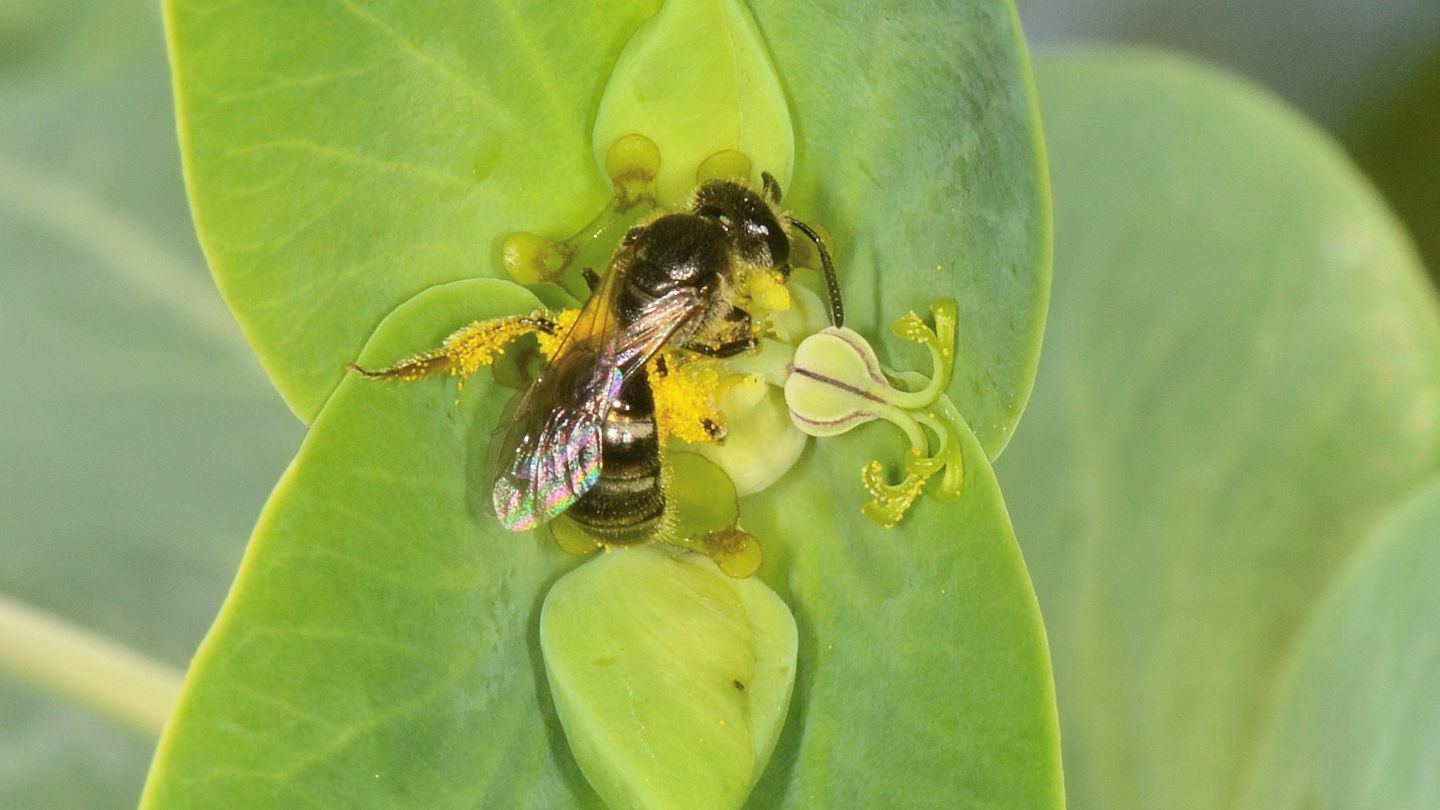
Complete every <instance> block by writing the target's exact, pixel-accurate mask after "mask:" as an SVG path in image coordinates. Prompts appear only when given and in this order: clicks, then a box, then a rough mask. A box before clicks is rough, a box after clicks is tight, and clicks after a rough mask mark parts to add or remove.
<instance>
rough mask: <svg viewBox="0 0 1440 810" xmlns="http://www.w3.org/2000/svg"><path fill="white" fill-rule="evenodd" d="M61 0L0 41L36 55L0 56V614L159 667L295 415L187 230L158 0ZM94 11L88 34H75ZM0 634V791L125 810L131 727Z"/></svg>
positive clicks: (23, 803) (141, 739)
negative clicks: (95, 636)
mask: <svg viewBox="0 0 1440 810" xmlns="http://www.w3.org/2000/svg"><path fill="white" fill-rule="evenodd" d="M40 5H44V4H40ZM71 6H72V4H69V3H64V4H57V8H59V9H60V10H61V11H62V12H64V17H65V19H64V21H63V22H64V24H63V25H62V24H61V23H60V22H55V26H54V28H51V27H49V25H50V24H49V23H48V22H47V23H46V26H42V27H40V28H37V29H36V30H35V31H34V32H33V36H34V37H37V38H39V40H40V41H39V42H35V41H32V40H29V39H27V40H26V42H27V43H28V44H26V45H25V46H24V47H23V48H20V47H19V45H18V40H13V42H16V43H17V50H14V51H12V50H10V44H11V42H12V40H8V39H7V40H6V41H5V43H4V44H0V53H3V54H4V56H5V57H10V56H12V55H13V56H16V57H17V58H18V57H19V56H20V55H21V53H22V52H26V53H34V54H36V55H37V59H38V58H39V55H42V54H43V58H44V61H45V62H46V65H45V69H43V70H40V69H38V63H34V64H32V63H30V62H27V63H26V64H25V65H14V64H12V63H10V62H8V61H6V60H5V59H3V58H0V257H4V258H3V260H0V263H3V270H0V414H4V419H3V420H0V594H3V596H0V612H7V613H8V612H9V611H8V609H7V608H6V606H5V605H4V602H5V601H6V600H15V601H18V602H21V603H23V604H24V605H27V606H29V607H30V608H33V609H39V610H43V611H45V612H46V613H47V614H49V615H50V616H52V617H57V618H60V619H63V620H65V621H67V622H69V623H71V624H74V625H77V626H79V627H82V628H85V629H87V630H89V631H92V632H95V633H99V634H102V635H104V636H106V637H109V638H110V639H112V640H113V641H115V642H119V643H121V644H124V645H127V646H128V647H130V648H132V649H133V650H135V651H137V652H139V653H141V654H143V655H145V656H147V657H148V658H151V659H153V660H155V661H158V662H160V663H162V664H164V665H166V668H167V669H169V670H173V671H175V672H177V673H178V672H179V671H180V670H182V669H183V667H184V666H185V664H186V662H187V661H188V660H189V658H190V655H191V653H192V652H193V651H194V648H195V645H196V644H197V643H198V642H199V640H200V638H201V636H202V635H203V633H204V632H205V629H206V627H207V626H208V624H209V622H210V618H211V617H212V616H213V615H214V613H215V611H216V609H217V608H218V607H219V605H220V603H221V601H222V599H223V598H224V595H225V589H226V587H227V586H228V585H229V583H230V580H231V579H232V578H233V575H234V570H235V566H236V564H237V562H238V561H239V559H240V554H241V550H242V548H243V543H244V539H245V537H246V535H247V533H248V531H249V529H250V527H251V526H252V525H253V523H254V515H255V512H256V510H257V509H258V508H259V506H260V505H261V504H262V503H263V501H264V498H265V495H266V493H267V492H268V491H269V489H270V487H271V486H272V485H273V483H274V481H275V478H276V476H277V475H278V474H279V472H280V471H281V470H282V469H283V468H284V465H285V463H286V461H288V459H289V457H290V456H291V454H292V452H293V450H294V447H295V445H296V444H298V442H299V439H300V434H301V429H300V426H299V425H298V424H296V423H295V420H294V418H293V417H291V416H290V414H289V413H287V412H286V410H285V408H284V407H283V406H282V405H281V404H280V403H279V402H278V400H277V398H276V396H275V394H274V391H273V390H272V389H271V387H270V385H269V383H268V382H267V381H266V380H265V377H264V375H263V374H262V373H261V371H260V369H259V367H258V365H257V364H256V363H255V361H254V358H253V357H252V355H251V353H250V351H249V349H248V347H247V346H246V344H245V341H244V339H243V337H242V336H241V334H240V332H239V330H238V329H236V328H235V326H234V324H233V323H232V321H231V319H230V316H229V314H228V313H227V312H226V311H225V307H224V304H223V302H222V301H221V300H220V298H219V296H218V295H217V294H216V293H215V291H214V288H213V285H212V284H211V282H210V279H209V277H208V275H207V273H206V271H205V266H204V260H203V258H202V256H201V255H200V251H199V250H198V248H197V247H196V246H195V242H194V236H193V232H192V228H191V224H190V220H189V216H188V214H187V212H186V207H185V197H184V193H183V187H182V183H181V178H180V172H179V162H178V161H179V155H178V153H177V150H176V148H175V143H174V131H173V126H172V124H171V112H170V91H169V80H168V71H167V66H166V63H165V58H164V54H163V37H162V34H161V30H160V20H159V15H158V14H157V13H155V11H154V10H153V9H147V8H146V7H145V6H144V5H134V4H131V3H128V2H127V3H124V4H121V3H102V4H97V5H96V6H95V7H93V8H91V7H89V6H88V5H87V7H86V8H85V9H84V10H83V11H84V13H80V12H81V10H80V9H79V8H78V7H71ZM122 7H123V9H122ZM27 9H31V10H33V9H32V7H31V5H29V4H20V5H17V6H15V7H14V9H13V10H15V11H17V12H25V11H26V10H27ZM47 9H48V6H47ZM6 10H7V11H11V10H12V9H11V6H9V5H7V6H6ZM122 11H123V13H122ZM26 13H28V12H26ZM46 13H47V14H48V11H47V12H46ZM0 16H4V12H0ZM121 17H123V18H124V20H123V24H118V25H117V24H115V23H116V22H117V21H118V20H119V19H120V18H121ZM99 28H104V29H105V32H106V34H105V43H104V47H103V48H88V47H87V46H82V43H90V42H91V40H92V35H93V34H95V33H96V30H97V29H99ZM57 30H63V31H64V32H65V34H66V37H65V38H64V39H63V42H62V41H57V40H55V39H54V34H55V32H56V31H57ZM10 33H13V32H7V35H9V34H10ZM72 37H74V38H73V39H72ZM93 39H95V40H96V41H98V39H99V38H98V37H93ZM92 44H93V43H92ZM82 50H84V51H85V53H84V54H82V53H81V51H82ZM32 68H33V69H32ZM15 643H16V635H15V634H13V633H11V632H9V631H7V632H5V633H0V763H4V764H3V765H0V806H3V807H17V808H31V807H43V808H48V807H85V808H123V807H134V806H135V802H136V800H137V799H138V797H139V795H140V788H141V784H142V782H143V780H144V776H145V770H146V767H147V765H148V761H149V758H150V753H151V750H152V749H153V746H154V736H153V734H154V733H155V731H154V729H151V728H145V727H135V726H133V725H132V724H129V723H122V722H120V721H118V720H115V719H112V718H111V717H107V716H102V715H100V714H97V713H96V712H95V711H94V710H93V709H91V708H90V707H88V706H83V705H77V704H75V703H73V702H62V701H61V700H59V699H58V696H57V695H56V693H55V689H56V688H57V686H56V684H54V683H44V684H38V685H32V684H20V683H17V682H16V681H14V680H12V679H11V678H12V675H13V674H14V671H15V669H16V664H17V661H16V655H15V654H16V653H17V652H18V653H20V655H21V657H23V656H24V655H25V654H26V653H30V652H33V649H30V650H16V649H14V647H13V645H14V644H15ZM67 663H70V664H72V665H73V661H69V660H68V659H61V660H59V661H58V662H57V664H58V665H59V666H62V667H63V666H65V665H66V664H67ZM67 680H68V681H69V682H70V685H71V686H72V687H74V688H77V689H82V690H83V689H89V690H90V691H91V692H92V693H103V692H106V691H107V690H108V691H111V692H112V693H113V692H114V691H115V690H116V687H117V683H116V681H115V678H114V676H113V673H111V672H108V671H104V670H99V671H97V670H93V669H90V668H74V667H73V666H72V672H71V677H70V678H68V679H67ZM78 682H88V685H84V684H78ZM77 684H78V685H77Z"/></svg>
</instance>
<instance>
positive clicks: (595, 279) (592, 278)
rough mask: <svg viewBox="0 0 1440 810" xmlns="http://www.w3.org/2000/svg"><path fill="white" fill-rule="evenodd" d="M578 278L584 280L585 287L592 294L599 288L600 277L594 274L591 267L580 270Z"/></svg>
mask: <svg viewBox="0 0 1440 810" xmlns="http://www.w3.org/2000/svg"><path fill="white" fill-rule="evenodd" d="M580 277H581V278H583V279H585V286H587V287H589V288H590V292H592V293H593V292H595V289H596V288H597V287H599V286H600V277H599V276H598V275H596V274H595V268H593V267H586V268H585V269H583V270H581V271H580Z"/></svg>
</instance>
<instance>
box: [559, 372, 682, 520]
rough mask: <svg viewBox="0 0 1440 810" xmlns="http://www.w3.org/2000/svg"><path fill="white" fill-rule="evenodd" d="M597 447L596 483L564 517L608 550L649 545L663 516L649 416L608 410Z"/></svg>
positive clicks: (654, 438) (656, 446) (657, 455)
mask: <svg viewBox="0 0 1440 810" xmlns="http://www.w3.org/2000/svg"><path fill="white" fill-rule="evenodd" d="M643 384H644V383H643V381H642V385H643ZM647 388H648V386H647ZM647 393H648V390H647ZM637 411H639V412H637ZM601 447H602V449H601V458H602V459H603V464H602V466H601V468H600V478H599V479H598V480H596V482H595V485H594V486H593V487H591V488H590V491H588V492H586V493H585V494H584V495H583V496H581V497H580V499H579V500H578V501H576V502H575V504H574V505H573V506H571V507H570V510H569V511H568V512H567V513H566V514H568V515H569V516H570V518H571V519H572V520H574V521H575V522H576V523H579V524H580V525H581V526H583V527H584V528H585V529H586V531H588V532H589V533H590V534H592V535H594V536H595V537H596V538H597V539H599V540H602V541H604V542H606V543H609V544H612V545H625V544H627V543H639V542H643V541H645V540H649V539H651V537H652V535H653V534H654V532H655V530H656V529H657V528H658V527H659V525H660V520H661V518H662V517H664V515H665V490H664V484H663V480H662V477H661V469H660V444H659V440H658V437H657V436H656V435H655V417H654V414H653V411H651V412H648V413H647V412H644V409H640V408H629V409H625V411H621V410H620V409H616V410H612V411H611V412H610V413H609V414H608V415H607V416H606V417H605V431H604V438H603V442H602V445H601Z"/></svg>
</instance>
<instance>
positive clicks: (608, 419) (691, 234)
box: [493, 174, 844, 545]
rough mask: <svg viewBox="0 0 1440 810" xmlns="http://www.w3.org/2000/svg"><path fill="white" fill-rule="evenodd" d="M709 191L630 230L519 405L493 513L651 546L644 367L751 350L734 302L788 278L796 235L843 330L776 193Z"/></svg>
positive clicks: (655, 481)
mask: <svg viewBox="0 0 1440 810" xmlns="http://www.w3.org/2000/svg"><path fill="white" fill-rule="evenodd" d="M763 177H764V186H763V191H757V190H755V189H752V188H750V187H749V186H747V185H745V184H743V183H740V182H736V181H732V180H712V181H708V182H706V183H703V184H702V185H700V186H699V187H698V188H697V189H696V190H695V193H694V194H693V196H692V197H691V199H690V201H689V203H688V204H686V205H685V206H684V207H683V208H681V209H679V210H676V211H669V212H663V213H661V214H660V215H659V216H656V217H654V218H652V219H650V220H648V221H647V222H645V223H644V224H642V225H638V226H636V227H634V228H632V229H631V230H630V231H629V232H628V233H627V234H626V235H625V237H624V238H623V239H622V241H621V243H620V246H619V247H618V248H617V249H616V251H615V254H614V257H613V258H612V259H611V261H610V267H609V269H608V271H607V272H606V273H605V275H604V277H603V278H597V277H595V276H594V274H593V273H590V274H587V279H588V280H589V281H590V283H591V287H592V292H591V295H590V298H589V299H588V300H587V301H586V302H585V305H584V307H583V308H582V309H581V310H580V314H579V316H578V318H577V319H576V321H575V324H574V326H573V327H572V328H571V329H570V331H569V332H568V334H567V335H566V336H565V337H564V339H563V340H562V342H561V343H560V345H559V348H558V349H557V350H556V352H555V353H554V354H553V356H552V357H551V359H550V362H549V364H548V365H547V366H546V367H545V369H544V370H543V371H542V372H541V374H540V376H539V378H537V379H536V380H535V382H534V383H532V384H531V385H530V387H529V389H528V390H527V391H526V392H525V393H524V394H523V395H522V397H521V399H520V402H519V405H518V407H517V408H516V410H515V415H514V420H513V422H512V423H511V424H510V425H508V426H507V427H506V429H505V432H504V433H503V438H502V440H501V443H500V444H499V451H500V454H499V456H498V458H499V462H498V469H497V470H496V472H495V476H494V490H493V497H494V505H495V512H496V514H497V516H498V517H499V518H500V521H501V523H503V524H504V525H505V526H506V527H507V528H509V529H512V530H514V531H523V530H525V529H530V528H533V527H535V526H538V525H540V524H542V523H545V522H546V521H548V520H550V519H552V518H554V517H555V516H557V515H559V514H561V513H562V512H564V513H566V514H568V515H569V517H570V518H571V519H573V520H574V521H575V522H576V523H578V524H579V525H580V526H581V527H583V528H584V529H585V530H586V531H587V532H588V533H589V534H591V535H592V536H594V537H595V538H596V539H597V540H599V541H601V542H603V543H606V544H607V545H622V544H627V543H636V542H642V541H645V540H649V539H651V538H652V537H653V536H654V535H655V533H656V532H657V531H658V529H659V528H660V526H661V522H662V520H663V518H664V515H665V485H664V476H663V474H662V469H661V463H660V444H659V436H657V435H656V429H655V402H654V400H653V398H652V393H651V387H650V384H649V381H648V379H647V371H646V364H647V362H648V361H649V360H650V359H651V358H652V357H653V356H655V354H656V353H657V352H659V351H660V349H661V348H662V347H664V346H666V345H669V344H673V345H678V346H682V347H684V348H686V349H689V350H693V351H696V352H701V353H704V354H708V355H713V356H719V357H726V356H731V355H734V354H736V353H739V352H742V351H744V350H746V349H748V348H751V347H753V346H754V345H755V338H754V335H753V333H752V331H751V328H750V317H749V315H748V314H747V313H745V312H744V311H743V310H741V309H739V308H737V307H736V306H735V305H734V301H735V297H736V291H737V290H736V288H737V280H738V279H739V278H741V277H742V276H743V274H744V273H746V272H749V271H754V270H766V271H772V270H773V271H779V272H780V273H781V274H784V275H788V274H789V271H790V263H789V262H790V237H789V235H788V234H787V232H786V226H787V225H788V226H790V227H792V228H794V229H796V230H798V231H800V232H801V233H803V234H805V236H807V237H808V238H810V239H811V240H813V241H814V242H815V245H816V247H817V249H818V251H819V253H820V258H821V263H822V264H823V265H824V271H825V279H826V284H827V286H828V291H829V298H830V301H829V303H830V311H831V319H832V320H833V321H834V323H835V325H837V326H838V325H840V324H841V323H842V322H843V319H844V312H843V310H842V305H841V300H840V291H839V286H838V283H837V281H836V278H835V269H834V266H833V265H832V263H831V260H830V255H829V252H828V251H827V250H826V249H825V245H824V244H823V243H822V241H821V240H820V238H819V236H818V235H817V234H816V233H815V231H814V230H812V229H811V228H810V227H809V226H808V225H806V224H804V223H803V222H800V221H799V220H796V219H794V218H793V217H789V216H786V215H785V214H783V213H782V212H781V211H780V210H779V209H778V205H779V202H780V187H779V184H778V183H776V182H775V179H774V178H773V177H771V176H770V175H769V174H765V175H763Z"/></svg>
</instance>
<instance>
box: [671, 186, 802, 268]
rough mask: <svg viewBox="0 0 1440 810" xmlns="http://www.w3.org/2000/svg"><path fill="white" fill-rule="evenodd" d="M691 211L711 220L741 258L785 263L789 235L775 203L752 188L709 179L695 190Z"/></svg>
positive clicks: (749, 261) (750, 261)
mask: <svg viewBox="0 0 1440 810" xmlns="http://www.w3.org/2000/svg"><path fill="white" fill-rule="evenodd" d="M690 211H691V213H693V214H696V215H697V216H702V217H705V218H707V219H711V220H714V221H715V222H716V223H717V224H719V225H720V227H721V229H723V230H724V231H725V237H726V240H727V241H729V243H730V245H731V247H733V248H734V250H735V252H736V254H737V255H738V256H739V258H740V260H741V261H743V262H746V263H747V264H752V265H755V266H758V267H776V268H778V267H785V266H786V265H787V263H788V262H789V261H790V238H789V237H788V236H786V235H785V229H784V227H782V226H781V224H780V218H779V217H778V216H777V215H776V213H775V209H774V207H772V206H771V205H770V203H769V202H767V201H766V200H765V198H764V197H761V196H760V195H759V194H758V193H756V192H755V191H752V190H751V189H749V188H747V187H746V186H744V185H742V184H740V183H737V182H735V181H733V180H710V181H707V182H705V183H703V184H701V186H700V187H699V188H698V189H696V190H695V197H694V199H692V200H691V201H690Z"/></svg>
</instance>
